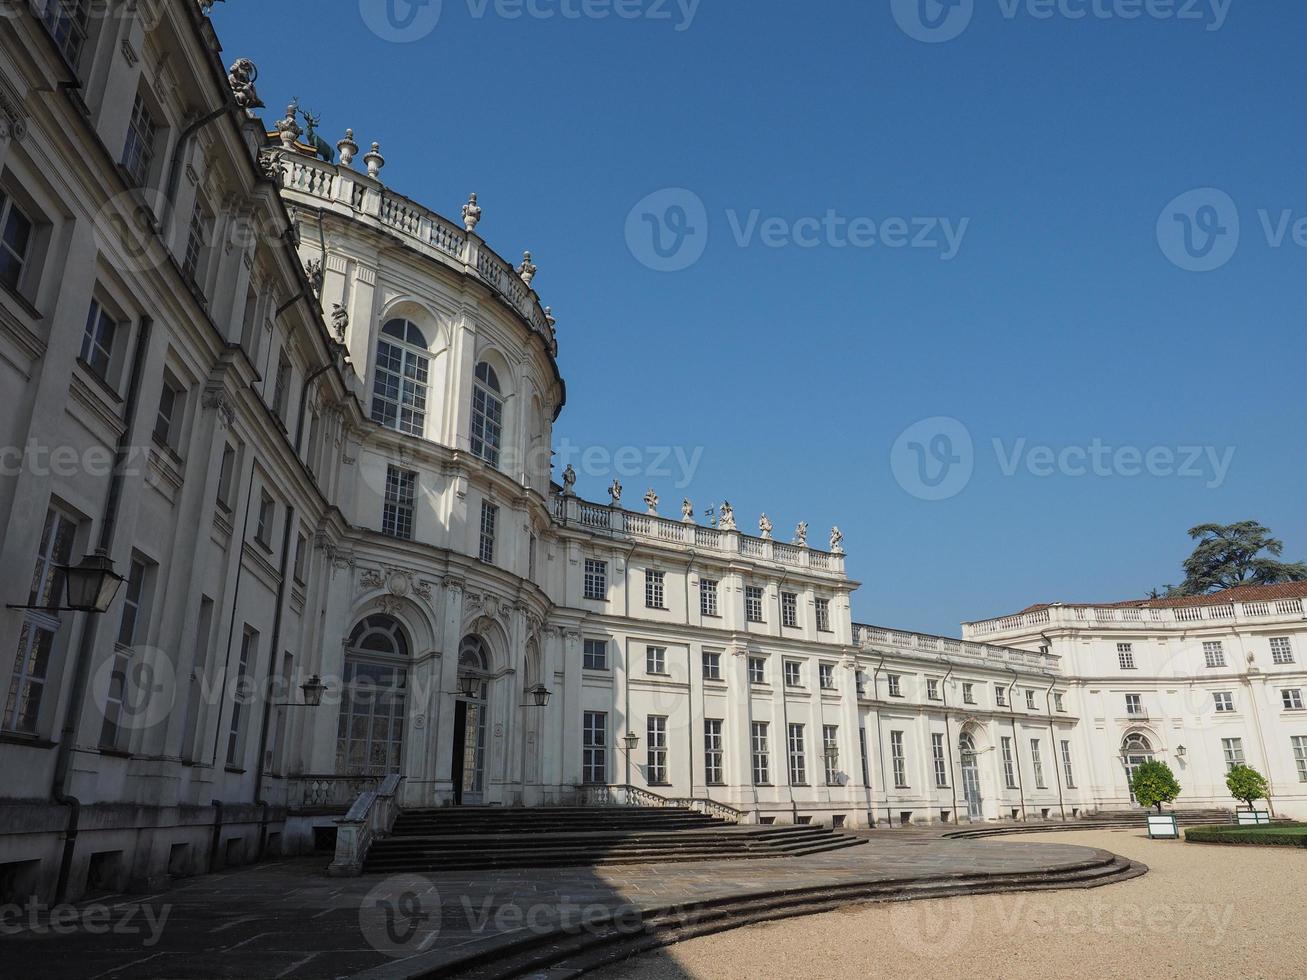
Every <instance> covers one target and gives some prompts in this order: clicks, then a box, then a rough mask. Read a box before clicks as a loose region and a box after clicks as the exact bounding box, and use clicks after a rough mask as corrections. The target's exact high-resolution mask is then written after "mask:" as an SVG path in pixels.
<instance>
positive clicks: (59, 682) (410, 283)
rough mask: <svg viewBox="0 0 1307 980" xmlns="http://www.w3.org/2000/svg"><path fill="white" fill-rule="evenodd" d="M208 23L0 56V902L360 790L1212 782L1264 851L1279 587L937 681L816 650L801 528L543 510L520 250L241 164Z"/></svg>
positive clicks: (1301, 747) (1106, 618)
mask: <svg viewBox="0 0 1307 980" xmlns="http://www.w3.org/2000/svg"><path fill="white" fill-rule="evenodd" d="M206 6H207V5H205V4H202V3H199V2H195V0H184V2H183V0H176V2H167V3H165V2H163V0H139V2H137V3H134V4H126V3H121V4H120V3H116V2H115V3H110V4H108V5H107V7H105V8H103V9H102V8H101V7H100V6H97V5H90V4H87V3H80V2H72V3H67V2H63V0H34V2H33V3H32V4H30V5H25V4H19V5H17V6H16V8H15V10H14V11H13V16H11V17H9V18H7V19H6V20H5V24H6V29H5V31H4V32H3V33H0V137H2V138H0V396H2V397H3V402H4V404H5V405H6V406H7V411H5V412H4V413H0V446H3V447H4V448H3V449H2V450H0V452H2V453H3V456H0V460H3V464H4V466H3V471H2V472H0V520H2V521H3V527H4V528H5V531H4V535H3V540H2V542H0V596H3V599H4V605H5V608H4V609H2V610H0V674H3V676H4V677H5V678H6V681H5V691H6V695H5V700H4V702H3V716H2V717H0V773H3V774H4V775H3V781H2V782H0V898H3V897H4V896H12V895H27V894H37V895H40V896H44V897H47V898H48V897H51V896H59V897H61V898H62V897H73V896H76V895H80V894H83V893H85V892H87V891H94V890H103V889H122V888H126V887H154V886H156V885H158V884H159V883H160V882H162V881H163V880H164V879H165V878H166V877H167V876H170V875H171V876H181V875H187V874H195V873H201V872H204V871H208V870H213V869H216V868H220V867H223V866H226V865H231V864H240V863H244V862H247V861H252V860H255V859H258V858H260V857H262V856H264V855H267V854H270V853H279V852H280V853H286V852H293V851H297V850H303V849H306V848H310V847H312V846H313V844H314V841H315V839H320V838H321V837H322V836H323V835H324V833H328V834H329V833H330V831H331V829H332V828H333V827H334V821H335V820H336V818H337V817H339V816H340V815H341V814H342V813H343V812H344V810H345V809H346V808H347V807H348V806H349V805H350V803H351V802H352V801H353V800H354V799H355V798H356V797H357V796H358V795H359V794H360V793H362V792H365V791H367V790H370V789H375V788H376V787H377V786H378V784H379V783H380V782H381V781H382V780H383V779H385V778H386V777H387V776H390V775H392V774H399V775H402V776H403V777H404V778H403V784H402V790H401V793H400V799H399V802H400V804H401V805H403V806H408V807H435V806H454V805H463V806H467V805H496V806H503V807H530V806H543V805H555V806H557V805H577V806H582V805H587V804H591V805H598V804H602V803H605V802H609V801H611V800H612V799H613V797H614V795H615V794H620V795H621V798H622V799H624V800H626V801H628V802H629V801H632V800H634V801H639V800H642V799H643V800H646V801H649V800H653V799H654V798H655V797H663V798H673V799H678V800H704V801H712V802H714V803H717V804H721V805H724V806H728V807H731V808H733V809H734V810H737V811H741V812H742V813H743V814H745V815H746V816H745V819H747V820H750V821H757V822H777V823H799V822H811V823H821V824H827V825H831V826H847V827H855V826H856V827H865V826H871V825H877V826H891V827H893V826H900V825H902V824H905V823H926V822H939V821H944V822H957V821H968V820H971V821H978V820H999V819H1019V820H1020V819H1059V820H1060V819H1067V818H1072V817H1075V816H1079V815H1081V814H1084V813H1086V812H1092V811H1095V810H1097V809H1100V808H1110V807H1117V808H1126V807H1129V806H1130V799H1129V792H1128V789H1127V788H1126V778H1127V772H1128V770H1129V768H1130V767H1131V766H1132V765H1134V764H1136V762H1137V761H1138V760H1140V759H1143V758H1149V757H1157V758H1165V759H1167V760H1168V761H1171V762H1173V764H1175V763H1178V765H1179V770H1180V772H1179V775H1180V780H1181V782H1182V783H1185V784H1186V791H1187V792H1186V797H1185V802H1189V801H1191V800H1200V801H1202V802H1205V803H1215V804H1219V805H1222V806H1228V805H1230V801H1229V800H1228V799H1226V796H1225V794H1224V792H1223V788H1222V785H1221V784H1222V781H1223V772H1224V767H1225V764H1226V763H1227V762H1231V761H1236V760H1241V759H1246V760H1247V761H1248V762H1250V763H1251V764H1253V765H1256V766H1258V767H1259V768H1262V770H1263V772H1265V773H1266V774H1267V775H1268V776H1269V777H1270V779H1271V780H1272V782H1273V784H1274V786H1275V788H1276V791H1277V794H1279V795H1278V798H1277V801H1276V802H1277V805H1278V804H1280V803H1283V809H1285V810H1289V809H1291V808H1292V807H1297V808H1298V809H1299V810H1302V809H1303V804H1304V801H1305V800H1307V797H1305V796H1304V793H1303V787H1304V785H1307V744H1304V743H1307V725H1299V724H1298V719H1300V718H1307V716H1304V715H1303V714H1302V707H1303V705H1302V691H1301V688H1302V687H1303V686H1307V684H1304V682H1303V679H1302V674H1301V673H1300V672H1299V671H1300V669H1301V668H1300V667H1299V666H1298V663H1297V658H1298V657H1299V656H1301V655H1302V653H1301V651H1302V644H1303V643H1304V633H1305V632H1307V630H1305V628H1304V618H1303V615H1302V596H1303V595H1304V594H1307V589H1299V588H1297V587H1285V588H1279V587H1277V589H1273V590H1272V591H1270V592H1256V593H1255V594H1254V593H1247V594H1243V593H1241V594H1239V595H1234V596H1229V597H1212V598H1209V599H1203V600H1184V601H1182V602H1166V601H1159V602H1151V603H1133V604H1118V605H1114V606H1106V607H1104V606H1098V607H1079V606H1060V605H1058V606H1042V607H1034V608H1033V609H1031V610H1028V611H1027V612H1025V613H1022V614H1019V615H1017V616H1013V617H1008V618H1005V619H1002V620H995V621H992V622H988V623H976V624H968V625H967V626H966V627H965V628H964V638H963V639H950V638H943V637H935V636H926V635H921V634H915V633H910V632H903V631H898V630H894V629H887V628H882V627H875V626H865V625H858V624H855V623H854V622H853V616H852V611H851V605H850V597H851V594H852V593H853V592H854V591H855V590H856V588H857V587H858V583H856V582H854V581H851V580H850V579H849V578H848V577H847V575H846V573H845V555H844V551H843V541H842V536H841V535H840V534H839V532H838V530H834V531H832V532H831V534H830V536H829V538H827V536H826V535H824V534H823V535H822V539H823V540H822V544H827V543H828V546H827V547H816V546H813V545H812V544H810V543H809V542H808V541H807V533H806V528H805V527H803V526H800V528H799V529H798V531H797V533H796V534H795V535H794V540H793V541H791V542H788V543H787V542H783V541H781V540H778V539H777V538H776V537H774V536H773V535H772V533H771V526H770V524H769V523H767V522H765V520H764V521H763V522H760V524H759V530H758V533H757V534H750V533H746V532H745V531H743V530H742V529H741V528H740V526H739V524H738V523H737V519H736V516H735V514H734V512H733V511H732V509H731V508H730V506H729V505H728V504H723V505H715V509H716V511H717V512H718V514H719V516H718V518H717V519H716V520H715V521H712V522H709V521H707V520H704V519H703V518H698V519H696V517H695V509H694V507H693V506H691V505H689V504H688V502H687V503H686V504H685V505H681V504H676V505H675V506H674V507H673V508H672V509H673V514H672V515H671V516H668V515H666V514H663V513H660V509H659V508H660V505H661V502H660V501H659V500H658V499H657V496H656V495H655V494H654V493H653V492H652V491H651V492H650V493H649V494H647V495H645V498H644V499H643V500H642V501H641V504H640V505H638V506H635V507H631V506H628V503H627V502H626V501H625V500H624V499H623V488H622V487H620V486H618V485H614V486H613V487H611V488H610V490H609V499H608V500H606V501H600V502H594V501H589V500H585V499H583V498H582V497H580V496H578V495H577V494H576V491H575V483H576V475H575V474H574V473H572V472H570V470H569V471H567V472H564V473H554V472H553V470H552V460H551V451H550V450H551V445H552V438H551V435H552V426H553V423H554V421H555V420H556V419H557V418H558V416H559V414H560V413H561V412H562V411H563V408H564V405H565V402H566V397H567V390H566V386H565V383H564V379H563V377H562V374H561V373H560V369H559V361H558V357H559V345H560V343H562V344H566V333H565V330H559V328H558V326H557V324H556V322H555V320H554V317H553V316H552V314H551V312H550V309H549V308H548V307H545V306H543V305H542V302H541V300H540V297H539V296H538V294H537V292H536V289H535V283H534V281H535V279H536V276H537V269H536V266H535V264H534V263H533V261H532V258H531V256H530V253H527V254H526V255H525V256H524V257H523V258H522V259H521V260H520V261H509V260H507V259H506V258H504V257H502V256H501V254H500V253H499V252H497V251H495V250H494V249H492V247H491V246H490V245H489V244H488V243H487V241H486V240H485V239H484V238H482V237H481V231H482V230H483V226H484V228H488V227H490V226H491V225H492V222H493V206H492V205H491V204H490V203H489V202H478V201H477V200H476V197H475V195H473V196H472V198H471V199H469V200H468V202H467V204H466V205H463V204H462V200H463V198H462V194H461V193H460V194H459V196H458V197H457V198H455V199H454V200H456V201H457V202H459V206H457V207H454V208H452V209H451V210H452V212H454V213H455V214H456V217H454V218H450V217H446V216H443V215H442V214H441V213H438V212H437V211H434V210H432V209H430V208H428V207H426V206H424V205H423V204H421V203H418V202H416V201H414V200H412V199H410V198H409V197H406V196H404V195H402V194H400V193H398V192H397V191H395V190H393V189H391V188H390V187H388V186H387V185H386V184H385V183H384V182H383V180H382V176H381V175H382V172H383V169H384V166H385V158H384V156H383V154H382V151H381V147H379V146H378V145H377V144H375V143H372V144H370V148H368V143H367V142H366V141H356V140H355V137H354V134H353V133H352V132H346V133H345V135H344V137H343V138H341V139H340V140H339V141H338V142H336V143H334V144H332V145H329V144H328V143H327V141H326V140H324V139H323V138H322V136H321V135H320V134H319V133H318V132H316V131H315V126H314V125H310V123H314V124H316V120H314V119H311V118H306V117H305V115H304V114H303V113H302V112H299V111H298V107H296V106H291V107H289V108H288V109H287V110H286V111H285V113H284V114H281V115H279V114H278V113H272V115H273V116H275V117H277V118H275V121H273V122H272V123H271V124H269V123H268V122H266V121H265V120H264V119H263V118H262V117H261V116H260V115H259V110H260V107H261V106H262V103H261V101H260V100H259V97H258V92H257V89H256V86H255V81H256V76H257V70H256V69H255V67H254V66H253V65H252V64H251V63H250V62H248V61H245V60H241V59H237V58H227V57H224V56H223V54H222V51H221V47H220V45H219V42H218V38H217V36H216V34H215V31H214V27H213V24H212V22H211V21H210V20H209V19H208V17H207V15H206V10H205V7H206ZM106 11H107V12H106ZM483 207H484V208H485V210H484V212H483V210H482V208H483ZM641 489H643V488H641ZM701 503H702V502H701ZM787 537H789V536H788V535H787ZM96 556H101V557H102V558H107V559H108V560H109V561H111V562H112V567H113V569H114V572H115V574H116V575H118V576H121V578H122V579H123V581H122V582H121V584H120V586H119V587H118V589H117V592H116V593H115V594H114V596H113V599H112V601H111V602H110V603H108V605H107V607H106V608H103V609H102V610H97V609H95V608H90V609H87V608H84V607H86V606H91V607H94V606H95V602H94V601H93V600H94V597H92V598H91V599H87V600H85V601H83V602H78V601H76V599H75V594H80V591H79V590H81V589H82V586H84V585H86V584H87V583H90V586H91V587H92V591H94V588H95V587H98V586H99V585H101V584H103V580H104V578H105V576H104V575H103V574H101V573H100V572H99V571H97V569H98V568H99V566H98V565H97V560H96ZM88 559H90V560H89V561H88ZM97 576H98V577H97ZM111 588H112V586H110V589H111ZM102 605H103V604H102ZM74 606H75V607H77V608H76V609H74V608H73V607H74ZM1299 815H1307V812H1303V813H1300V814H1299Z"/></svg>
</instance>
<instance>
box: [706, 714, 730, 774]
mask: <svg viewBox="0 0 1307 980" xmlns="http://www.w3.org/2000/svg"><path fill="white" fill-rule="evenodd" d="M724 757H725V752H724V751H723V747H722V720H721V719H720V718H705V719H704V720H703V780H704V782H706V783H707V784H708V785H709V786H721V785H722V784H723V783H724V782H725V781H726V778H725V774H724V773H723V770H722V760H723V758H724Z"/></svg>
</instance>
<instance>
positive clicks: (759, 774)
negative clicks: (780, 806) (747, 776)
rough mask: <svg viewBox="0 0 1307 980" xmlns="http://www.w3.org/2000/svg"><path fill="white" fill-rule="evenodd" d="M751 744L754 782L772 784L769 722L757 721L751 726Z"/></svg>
mask: <svg viewBox="0 0 1307 980" xmlns="http://www.w3.org/2000/svg"><path fill="white" fill-rule="evenodd" d="M749 731H750V746H751V748H752V750H753V751H752V754H753V784H754V785H755V786H768V785H770V784H771V753H770V750H769V749H768V747H767V722H765V721H755V722H754V723H753V724H752V725H750V726H749Z"/></svg>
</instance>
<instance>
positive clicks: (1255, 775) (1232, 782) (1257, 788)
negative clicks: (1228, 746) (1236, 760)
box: [1225, 765, 1271, 827]
mask: <svg viewBox="0 0 1307 980" xmlns="http://www.w3.org/2000/svg"><path fill="white" fill-rule="evenodd" d="M1225 785H1226V786H1227V787H1229V789H1230V795H1231V796H1233V797H1234V798H1235V799H1236V800H1239V801H1240V802H1241V803H1247V804H1248V809H1247V810H1236V811H1235V816H1236V817H1237V818H1238V822H1239V826H1240V827H1246V826H1251V825H1255V824H1268V823H1270V822H1271V815H1270V813H1269V812H1267V811H1266V810H1258V809H1257V807H1256V806H1255V805H1254V804H1255V803H1256V802H1257V801H1258V800H1269V799H1270V798H1271V786H1270V784H1269V783H1267V781H1266V777H1265V776H1263V775H1262V774H1261V773H1260V772H1258V771H1257V770H1256V769H1254V768H1253V767H1252V766H1242V765H1240V766H1233V767H1232V768H1231V769H1230V772H1229V773H1228V774H1227V775H1226V777H1225Z"/></svg>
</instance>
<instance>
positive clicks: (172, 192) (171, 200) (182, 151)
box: [159, 99, 236, 235]
mask: <svg viewBox="0 0 1307 980" xmlns="http://www.w3.org/2000/svg"><path fill="white" fill-rule="evenodd" d="M235 108H236V103H235V101H233V100H230V99H229V100H228V101H226V102H224V103H223V104H222V105H220V106H219V107H218V108H216V109H213V110H211V111H209V112H206V113H205V114H204V115H202V116H200V118H199V119H196V120H195V121H194V122H193V123H191V124H190V125H189V126H187V127H186V128H185V129H183V130H182V131H181V135H180V136H178V137H177V148H176V149H175V150H173V154H172V162H171V164H170V165H169V167H168V183H167V184H166V185H165V186H166V187H167V190H166V191H165V193H164V198H163V214H162V215H161V216H160V218H159V228H160V230H161V232H162V233H163V234H165V235H166V234H167V233H168V224H169V222H171V221H172V217H173V212H174V211H175V210H176V209H177V190H178V188H179V186H180V184H181V179H182V159H183V157H184V156H185V155H186V150H187V148H188V147H189V146H190V142H191V140H192V139H194V137H195V134H196V133H198V132H199V131H200V130H201V129H203V128H204V127H205V126H208V125H211V124H212V123H215V122H217V121H218V120H219V119H221V118H222V117H223V116H225V115H226V114H227V113H229V112H231V111H233V110H234V109H235Z"/></svg>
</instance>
